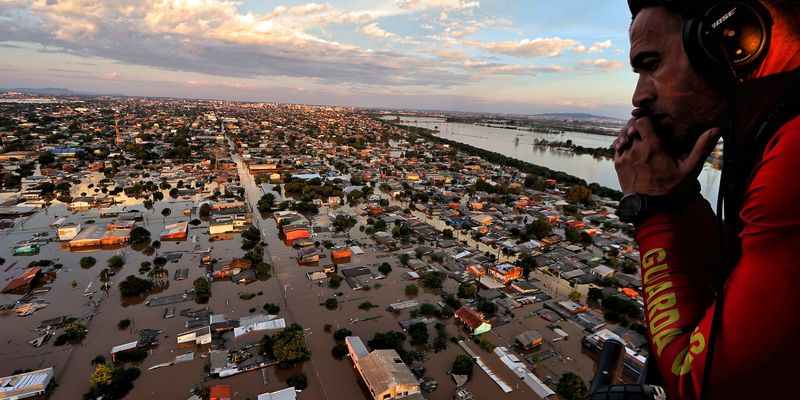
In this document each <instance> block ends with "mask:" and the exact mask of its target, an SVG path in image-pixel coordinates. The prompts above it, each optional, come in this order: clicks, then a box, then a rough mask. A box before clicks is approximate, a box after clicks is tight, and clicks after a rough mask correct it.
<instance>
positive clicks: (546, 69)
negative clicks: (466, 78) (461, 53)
mask: <svg viewBox="0 0 800 400" xmlns="http://www.w3.org/2000/svg"><path fill="white" fill-rule="evenodd" d="M464 65H465V66H467V67H468V68H471V69H473V70H475V71H477V72H480V73H483V74H491V75H523V76H538V75H540V74H542V73H555V72H561V71H562V70H563V68H562V67H561V66H558V65H551V66H536V65H511V64H499V63H487V62H485V61H479V60H466V61H464Z"/></svg>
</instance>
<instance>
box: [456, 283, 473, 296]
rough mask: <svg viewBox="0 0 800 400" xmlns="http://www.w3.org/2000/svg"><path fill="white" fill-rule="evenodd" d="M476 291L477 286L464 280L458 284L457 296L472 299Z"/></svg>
mask: <svg viewBox="0 0 800 400" xmlns="http://www.w3.org/2000/svg"><path fill="white" fill-rule="evenodd" d="M476 293H478V288H476V287H475V285H473V284H471V283H469V282H464V283H462V284H461V285H459V286H458V297H461V298H462V299H472V298H474V297H475V294H476Z"/></svg>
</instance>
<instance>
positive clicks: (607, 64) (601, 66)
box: [578, 58, 622, 71]
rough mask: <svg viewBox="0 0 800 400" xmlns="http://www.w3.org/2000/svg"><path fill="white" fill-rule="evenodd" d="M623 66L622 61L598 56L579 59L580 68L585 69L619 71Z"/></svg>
mask: <svg viewBox="0 0 800 400" xmlns="http://www.w3.org/2000/svg"><path fill="white" fill-rule="evenodd" d="M621 68H622V63H621V62H619V61H613V60H607V59H605V58H597V59H594V60H578V70H583V71H587V70H593V71H617V70H619V69H621Z"/></svg>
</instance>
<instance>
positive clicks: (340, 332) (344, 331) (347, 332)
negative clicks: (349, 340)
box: [333, 328, 353, 341]
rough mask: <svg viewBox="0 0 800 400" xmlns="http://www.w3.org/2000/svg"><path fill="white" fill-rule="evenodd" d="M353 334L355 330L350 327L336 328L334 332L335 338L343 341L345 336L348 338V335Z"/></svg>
mask: <svg viewBox="0 0 800 400" xmlns="http://www.w3.org/2000/svg"><path fill="white" fill-rule="evenodd" d="M352 335H353V332H351V331H350V329H347V328H341V329H337V330H335V331H334V332H333V339H334V340H337V341H341V340H344V338H346V337H348V336H352Z"/></svg>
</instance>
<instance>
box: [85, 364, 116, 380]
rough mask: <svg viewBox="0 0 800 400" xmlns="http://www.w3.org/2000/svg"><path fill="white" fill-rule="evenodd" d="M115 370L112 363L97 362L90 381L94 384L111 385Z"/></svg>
mask: <svg viewBox="0 0 800 400" xmlns="http://www.w3.org/2000/svg"><path fill="white" fill-rule="evenodd" d="M113 372H114V368H112V367H111V365H108V364H106V363H102V364H97V365H95V366H94V372H92V376H91V378H89V382H91V384H92V385H111V375H112V373H113Z"/></svg>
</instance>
